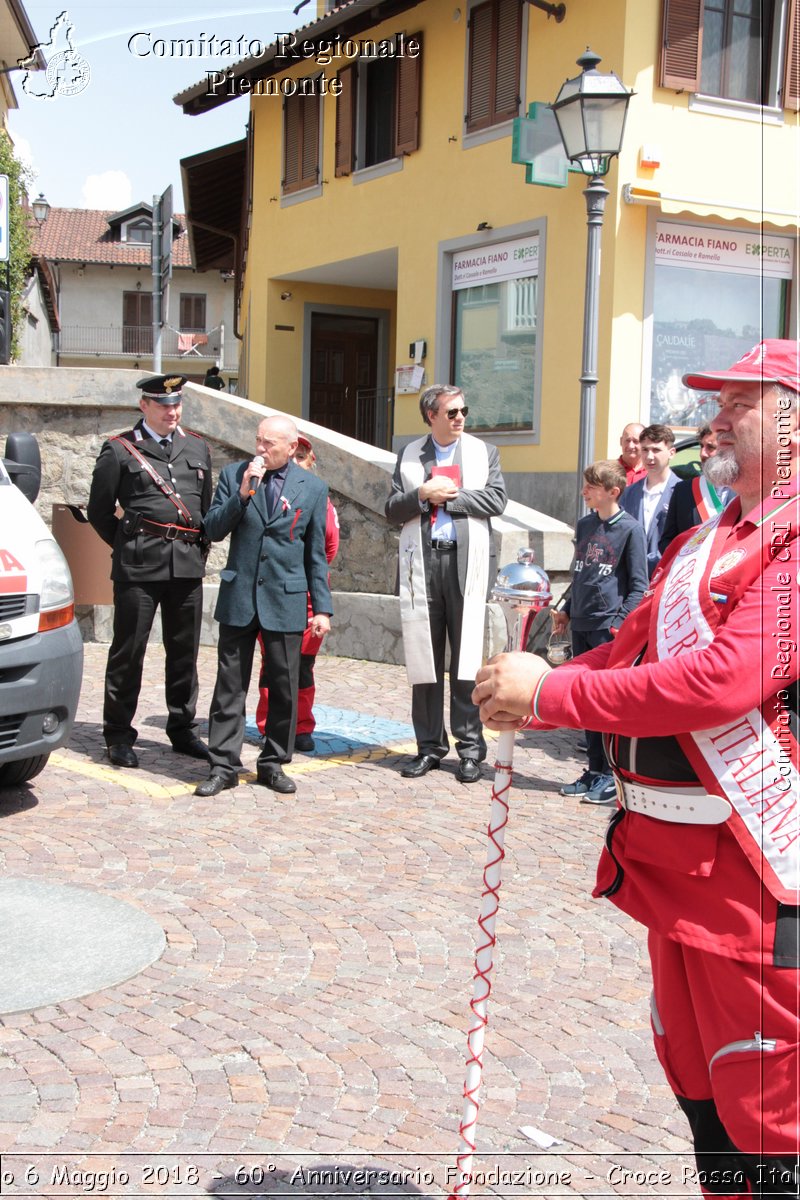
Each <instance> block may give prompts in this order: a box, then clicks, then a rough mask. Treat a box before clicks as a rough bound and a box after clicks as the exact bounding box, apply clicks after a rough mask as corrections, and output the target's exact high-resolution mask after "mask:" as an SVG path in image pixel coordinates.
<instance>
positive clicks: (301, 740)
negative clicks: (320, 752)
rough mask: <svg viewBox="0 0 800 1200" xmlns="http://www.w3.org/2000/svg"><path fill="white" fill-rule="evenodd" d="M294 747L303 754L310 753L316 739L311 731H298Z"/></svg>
mask: <svg viewBox="0 0 800 1200" xmlns="http://www.w3.org/2000/svg"><path fill="white" fill-rule="evenodd" d="M294 748H295V750H299V751H300V753H301V754H310V753H311V751H312V750H313V749H314V739H313V737H312V736H311V734H310V733H298V735H297V737H296V738H295V739H294Z"/></svg>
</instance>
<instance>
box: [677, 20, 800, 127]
mask: <svg viewBox="0 0 800 1200" xmlns="http://www.w3.org/2000/svg"><path fill="white" fill-rule="evenodd" d="M659 82H660V83H661V85H662V87H668V88H676V89H678V90H681V91H683V90H687V91H691V92H697V93H700V94H702V95H705V96H714V97H719V98H721V99H726V100H734V101H739V102H745V103H751V104H760V105H764V106H766V107H771V108H776V107H783V108H788V109H791V110H793V111H797V109H798V105H799V104H800V11H799V9H798V5H797V3H796V0H662V46H661V68H660V76H659Z"/></svg>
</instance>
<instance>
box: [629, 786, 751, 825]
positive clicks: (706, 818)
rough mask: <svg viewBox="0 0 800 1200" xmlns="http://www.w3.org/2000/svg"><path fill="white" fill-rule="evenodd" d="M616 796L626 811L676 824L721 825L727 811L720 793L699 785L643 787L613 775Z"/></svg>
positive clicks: (728, 803)
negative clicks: (696, 786) (714, 793)
mask: <svg viewBox="0 0 800 1200" xmlns="http://www.w3.org/2000/svg"><path fill="white" fill-rule="evenodd" d="M615 783H616V785H617V799H618V800H619V802H620V804H621V805H622V807H623V808H626V809H628V811H629V812H637V813H641V814H642V815H643V816H645V817H653V818H654V819H655V820H656V821H674V822H675V823H676V824H678V825H722V824H723V822H724V821H727V819H728V817H729V816H730V815H731V805H730V802H729V801H728V800H726V799H725V797H724V796H710V795H709V794H708V792H704V791H703V789H702V788H693V787H691V788H676V789H675V790H674V791H667V790H666V789H664V788H657V787H647V786H646V785H645V784H643V783H629V782H628V781H626V780H623V779H617V778H616V777H615Z"/></svg>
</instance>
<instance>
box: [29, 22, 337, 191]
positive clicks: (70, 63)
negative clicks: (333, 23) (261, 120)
mask: <svg viewBox="0 0 800 1200" xmlns="http://www.w3.org/2000/svg"><path fill="white" fill-rule="evenodd" d="M64 2H65V0H60V2H58V0H56V2H55V3H50V2H49V0H23V3H24V7H25V11H26V12H27V14H28V18H29V20H30V23H31V26H32V27H33V30H34V33H35V34H36V37H37V39H38V40H39V42H40V43H42V44H43V45H44V44H45V43H49V42H50V39H51V29H52V27H53V26H54V25H56V23H57V21H58V18H59V17H60V15H61V14H62V13H64V12H66V18H65V19H64V20H63V21H62V22H61V23H60V24H59V25H58V29H57V36H56V39H55V41H54V43H52V45H49V46H48V45H44V52H45V57H46V58H47V59H48V61H49V62H51V63H52V64H53V66H54V67H60V70H59V72H58V74H57V75H54V74H52V68H51V76H50V77H47V76H45V73H44V72H31V73H30V75H29V76H28V77H27V80H26V79H25V76H24V73H22V72H15V73H14V74H13V75H12V76H11V81H12V86H13V88H14V92H15V94H16V97H17V103H18V105H19V108H18V110H16V111H14V110H12V111H11V113H10V114H9V129H10V132H11V136H12V138H13V140H14V142H15V145H16V149H17V153H18V155H19V157H21V158H23V160H24V161H26V163H28V165H29V166H30V168H31V170H32V172H33V175H34V179H33V182H32V184H31V187H30V193H31V199H33V198H35V197H36V196H37V195H38V194H39V193H40V192H43V193H44V195H45V196H46V197H47V199H48V200H49V202H50V204H51V205H53V206H54V207H59V208H101V209H112V210H114V211H120V210H122V209H125V208H127V207H129V206H130V205H132V204H135V203H137V202H138V201H140V200H145V201H146V202H147V203H148V204H150V203H152V200H153V196H154V195H160V194H161V193H162V192H163V191H164V190H165V188H166V187H167V186H168V185H169V184H171V185H172V188H173V210H174V211H175V212H183V211H184V204H183V193H182V189H181V178H180V159H181V158H185V157H187V156H188V155H191V154H198V153H200V152H201V151H204V150H211V149H213V148H214V147H215V146H222V145H225V144H226V143H227V142H233V141H237V140H238V139H240V138H242V137H243V136H244V133H245V126H246V123H247V117H248V100H247V97H240V98H238V99H235V100H231V101H229V102H228V103H227V104H224V105H222V106H221V107H220V108H219V109H217V110H215V111H214V112H211V113H208V114H206V115H205V116H200V117H187V116H185V115H184V113H183V110H182V109H181V108H179V107H178V105H176V104H174V103H173V100H172V98H173V96H174V95H176V94H177V93H178V92H181V91H184V90H185V89H186V88H188V87H190V86H192V85H193V84H195V83H197V82H199V81H200V80H202V79H204V78H205V74H206V72H207V71H214V70H219V69H221V68H222V67H225V66H230V65H232V64H233V63H235V62H237V61H238V60H239V59H240V58H242V57H247V55H248V54H249V53H251V52H255V53H258V45H259V43H260V44H263V45H264V46H267V45H268V44H269V43H270V42H272V41H274V37H275V34H276V32H286V31H289V30H294V29H297V28H298V27H299V26H301V25H304V24H306V23H307V22H308V21H310V20H313V19H314V15H315V12H316V3H315V0H311V3H310V4H308V5H307V7H306V8H304V9H303V11H302V12H301V13H300V15H299V16H295V15H294V14H293V12H292V8H293V7H294V3H295V2H296V0H292V2H291V3H288V2H286V0H267V3H265V4H262V5H261V6H260V7H258V8H256V7H254V6H252V4H251V5H250V6H248V5H247V0H244V2H243V3H241V4H237V3H236V0H228V3H229V5H230V8H229V10H228V11H225V9H224V7H223V5H222V4H220V3H219V0H216V3H213V2H212V0H190V2H189V3H186V2H185V0H164V2H163V3H161V4H159V5H156V4H121V3H119V2H118V0H117V2H115V0H111V2H110V3H108V2H106V3H102V2H101V0H96V2H95V3H86V2H84V0H71V2H70V3H69V7H68V8H66V9H65V7H64ZM70 26H71V35H70V36H69V37H68V34H67V31H68V28H69V27H70ZM214 38H215V39H216V42H217V44H216V45H214V43H213V42H212V39H214ZM240 38H243V39H244V42H243V43H242V46H243V51H244V52H243V53H239V49H240V43H239V39H240ZM175 40H182V41H183V42H184V43H187V42H191V43H192V48H193V49H195V50H197V51H198V53H197V54H196V55H195V56H193V57H187V55H186V50H185V49H184V54H183V56H182V57H181V56H180V55H179V54H177V53H176V52H174V51H175V50H176V48H174V47H173V46H172V45H171V43H172V42H173V41H175ZM224 41H228V42H230V43H234V44H233V45H232V46H231V50H232V53H230V52H229V53H223V54H219V53H217V54H216V55H215V54H210V53H207V51H208V50H215V49H216V50H219V49H220V48H221V47H220V46H219V43H221V42H224ZM248 47H249V48H248ZM70 49H72V50H74V51H75V52H76V54H77V58H75V57H67V58H66V59H64V57H63V54H62V52H64V51H69V50H70Z"/></svg>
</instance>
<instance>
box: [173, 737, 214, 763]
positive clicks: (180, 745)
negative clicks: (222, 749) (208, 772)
mask: <svg viewBox="0 0 800 1200" xmlns="http://www.w3.org/2000/svg"><path fill="white" fill-rule="evenodd" d="M172 749H173V750H174V751H175V753H176V754H185V755H186V756H187V758H204V759H205V760H206V762H208V747H207V746H205V745H204V744H203V742H201V741H200V738H199V737H190V738H186V739H185V740H184V741H182V742H173V743H172Z"/></svg>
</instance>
